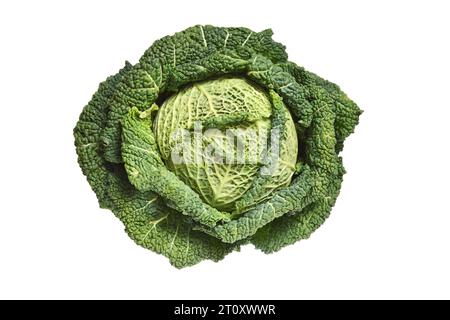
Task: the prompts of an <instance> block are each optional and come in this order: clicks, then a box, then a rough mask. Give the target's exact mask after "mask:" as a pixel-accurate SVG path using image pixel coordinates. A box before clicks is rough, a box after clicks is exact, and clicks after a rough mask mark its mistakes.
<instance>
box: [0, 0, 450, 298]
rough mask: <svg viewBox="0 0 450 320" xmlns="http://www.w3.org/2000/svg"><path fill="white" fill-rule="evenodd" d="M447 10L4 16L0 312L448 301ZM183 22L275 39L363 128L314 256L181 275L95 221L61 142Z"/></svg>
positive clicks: (0, 23)
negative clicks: (3, 307)
mask: <svg viewBox="0 0 450 320" xmlns="http://www.w3.org/2000/svg"><path fill="white" fill-rule="evenodd" d="M447 3H448V2H446V1H441V2H439V1H423V2H416V1H404V2H400V1H397V2H395V1H372V2H369V1H364V2H363V1H329V2H324V1H311V2H308V3H304V2H301V1H281V0H278V1H243V0H238V1H234V0H227V1H194V0H189V1H179V2H175V1H170V0H164V1H142V2H140V1H128V0H127V1H122V2H116V1H105V2H100V1H95V2H94V1H73V2H71V3H70V2H68V1H28V2H25V1H8V2H7V1H4V2H2V3H1V4H0V63H1V69H0V88H1V89H0V105H1V106H0V110H1V117H0V122H1V126H0V141H1V152H0V154H1V157H0V164H1V167H0V168H1V170H2V172H1V175H0V186H1V193H0V194H1V196H0V198H1V201H0V298H148V299H187V298H190V299H204V298H210V299H215V298H233V299H241V298H249V299H250V298H253V299H263V298H266V299H271V298H274V299H281V298H286V299H300V298H344V299H346V298H363V299H364V298H450V272H449V270H450V255H449V249H450V248H449V246H450V210H449V200H448V199H449V196H450V194H449V181H450V174H449V171H450V170H449V162H450V157H449V137H450V134H449V123H450V108H449V107H450V106H449V100H450V95H449V84H450V81H449V74H450V62H449V60H450V59H449V57H450V49H449V40H448V38H449V36H448V34H449V33H448V32H449V30H450V23H449V12H450V10H449V7H448V5H447ZM194 24H214V25H218V26H247V27H249V28H251V29H253V30H255V31H260V30H263V29H265V28H268V27H270V28H272V29H273V30H274V32H275V35H274V38H275V39H276V40H277V41H280V42H282V43H283V44H285V45H286V46H287V50H288V53H289V57H290V60H292V61H295V62H297V63H299V64H301V65H303V66H305V67H306V68H307V69H309V70H311V71H314V72H316V73H318V74H319V75H321V76H323V77H325V78H328V79H330V80H332V81H334V82H336V83H338V84H339V85H340V86H341V87H342V88H343V89H344V90H345V91H346V92H347V93H348V94H349V96H350V97H351V98H353V99H354V100H355V101H356V102H357V103H358V104H359V105H360V106H361V108H362V109H364V110H365V113H364V114H363V115H362V117H361V122H360V124H359V126H358V127H357V129H356V133H355V134H354V135H352V136H351V137H350V138H349V139H348V140H347V142H346V146H345V150H344V152H343V157H344V163H345V165H346V168H347V170H348V173H347V174H346V176H345V179H344V184H343V187H342V192H341V195H340V197H339V199H338V201H337V204H336V206H335V208H334V210H333V213H332V215H331V217H330V218H329V220H328V221H327V222H326V223H325V224H324V225H323V226H322V227H321V228H320V229H319V230H318V231H317V232H316V233H314V234H313V236H312V237H311V238H310V239H309V240H306V241H303V242H299V243H297V244H295V245H293V246H289V247H287V248H285V249H283V250H281V251H280V252H278V253H276V254H272V255H265V254H262V253H261V252H259V251H256V250H254V249H253V248H252V247H250V246H247V247H244V248H243V250H242V252H240V253H232V254H230V255H229V256H227V257H226V258H225V260H223V261H222V262H220V263H213V262H210V261H206V262H202V263H201V264H199V265H197V266H194V267H191V268H187V269H183V270H177V269H175V268H173V267H172V266H170V265H169V263H168V261H167V259H166V258H164V257H162V256H159V255H156V254H154V253H152V252H150V251H146V250H144V249H142V248H140V247H138V246H136V245H135V244H134V243H133V241H131V240H129V238H128V237H127V235H126V234H125V232H124V231H123V226H122V224H121V223H120V221H119V220H117V219H116V218H115V217H114V216H113V215H112V214H111V213H110V212H109V211H106V210H101V209H99V208H98V204H97V200H96V197H95V194H94V193H93V192H92V191H91V189H90V187H89V186H88V183H87V182H86V180H85V178H84V177H83V175H82V174H81V171H80V169H79V167H78V165H77V163H76V155H75V148H74V147H73V137H72V128H73V127H74V125H75V123H76V121H77V118H78V116H79V113H80V112H81V110H82V108H83V106H84V105H85V104H86V103H87V102H88V101H89V99H90V97H91V95H92V94H93V93H94V92H95V90H96V88H97V86H98V83H99V82H100V81H102V80H104V79H105V78H106V76H108V75H110V74H114V73H115V72H116V71H117V70H118V69H119V68H120V67H122V65H123V63H124V61H125V60H129V61H130V62H132V63H135V62H137V60H138V58H139V57H140V55H141V54H142V53H143V52H144V50H145V49H146V48H147V47H148V46H149V45H150V44H151V43H152V42H153V41H154V40H156V39H158V38H160V37H162V36H165V35H167V34H172V33H174V32H176V31H180V30H183V29H184V28H186V27H189V26H191V25H194Z"/></svg>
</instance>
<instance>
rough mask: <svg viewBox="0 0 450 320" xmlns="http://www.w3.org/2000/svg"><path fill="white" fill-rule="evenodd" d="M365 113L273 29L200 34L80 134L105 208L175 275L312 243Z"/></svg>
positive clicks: (88, 113) (109, 93)
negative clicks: (303, 63) (239, 255)
mask: <svg viewBox="0 0 450 320" xmlns="http://www.w3.org/2000/svg"><path fill="white" fill-rule="evenodd" d="M361 112H362V111H361V110H360V109H359V108H358V107H357V106H356V104H355V103H354V102H353V101H351V100H350V99H349V98H348V97H347V96H346V94H345V93H343V92H342V91H341V90H340V88H339V87H338V86H337V85H335V84H333V83H331V82H329V81H327V80H324V79H322V78H320V77H319V76H317V75H315V74H313V73H311V72H309V71H306V70H305V69H304V68H302V67H300V66H298V65H297V64H295V63H293V62H290V61H288V60H287V54H286V52H285V47H284V46H283V45H281V44H280V43H277V42H274V41H273V40H272V31H271V30H265V31H262V32H259V33H256V32H253V31H251V30H249V29H246V28H219V27H214V26H194V27H191V28H188V29H186V30H184V31H182V32H179V33H176V34H174V35H172V36H166V37H164V38H162V39H160V40H158V41H156V42H155V43H153V45H152V46H151V47H150V48H149V49H148V50H147V51H146V52H145V53H144V55H143V56H142V57H141V58H140V60H139V62H138V63H137V64H135V65H131V64H130V63H128V62H127V63H126V64H125V66H124V67H123V68H122V69H121V70H120V71H119V72H118V73H117V74H116V75H113V76H110V77H109V78H107V79H106V80H105V81H104V82H102V83H101V84H100V86H99V89H98V91H97V92H96V93H95V94H94V96H93V97H92V100H91V101H90V102H89V103H88V104H87V106H86V107H85V108H84V109H83V111H82V113H81V115H80V118H79V121H78V123H77V125H76V127H75V129H74V135H75V146H76V151H77V154H78V162H79V164H80V167H81V169H82V171H83V173H84V174H85V175H86V177H87V180H88V182H89V184H90V185H91V187H92V189H93V190H94V192H95V193H96V195H97V198H98V201H99V204H100V206H101V207H102V208H108V209H110V210H112V212H114V214H115V215H116V216H117V217H118V218H119V219H120V220H121V221H122V222H123V224H124V225H125V230H126V232H127V233H128V235H129V236H130V237H131V238H132V239H133V240H134V241H135V242H136V243H137V244H139V245H141V246H143V247H144V248H147V249H150V250H152V251H154V252H157V253H160V254H163V255H164V256H166V257H167V258H169V260H170V262H171V263H172V264H173V265H174V266H175V267H177V268H182V267H186V266H191V265H194V264H196V263H198V262H200V261H202V260H205V259H210V260H213V261H219V260H221V259H222V258H223V257H224V256H225V255H226V254H228V253H230V252H232V251H234V250H239V248H240V246H242V245H244V244H247V243H252V244H253V245H254V246H255V247H256V248H258V249H260V250H262V251H263V252H265V253H271V252H275V251H278V250H280V249H281V248H283V247H284V246H286V245H289V244H293V243H295V242H296V241H298V240H300V239H306V238H308V237H309V236H310V235H311V233H312V232H313V231H314V230H316V229H317V228H318V227H319V226H320V225H321V224H322V223H323V222H324V221H325V219H326V218H327V217H328V216H329V214H330V211H331V208H332V207H333V205H334V203H335V201H336V198H337V196H338V194H339V190H340V186H341V182H342V176H343V174H344V168H343V165H342V159H341V158H340V157H339V153H340V151H341V150H342V148H343V143H344V140H345V139H346V138H347V137H348V136H349V135H350V134H351V133H352V132H353V130H354V128H355V126H356V125H357V123H358V118H359V115H360V114H361Z"/></svg>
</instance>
